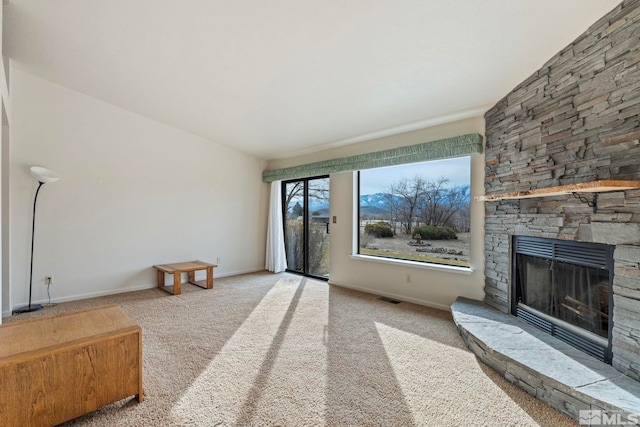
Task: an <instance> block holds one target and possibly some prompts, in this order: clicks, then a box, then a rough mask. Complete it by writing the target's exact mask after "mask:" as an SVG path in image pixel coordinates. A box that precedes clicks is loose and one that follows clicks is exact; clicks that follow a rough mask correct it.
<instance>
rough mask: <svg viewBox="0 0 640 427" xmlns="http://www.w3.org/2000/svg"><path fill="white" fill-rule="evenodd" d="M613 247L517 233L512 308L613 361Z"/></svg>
mask: <svg viewBox="0 0 640 427" xmlns="http://www.w3.org/2000/svg"><path fill="white" fill-rule="evenodd" d="M613 249H614V247H613V246H611V245H605V244H599V243H585V242H574V241H565V240H558V239H547V238H538V237H528V236H514V238H513V256H512V260H513V269H512V271H513V280H512V281H511V283H512V284H513V285H512V286H513V289H512V296H513V298H512V299H511V301H512V304H511V310H512V314H514V315H516V316H518V317H520V318H522V319H523V320H525V321H526V322H528V323H530V324H532V325H534V326H536V327H538V328H539V329H542V330H544V331H545V332H547V333H549V334H551V335H553V336H555V337H557V338H559V339H561V340H563V341H565V342H567V343H568V344H570V345H572V346H574V347H576V348H578V349H580V350H582V351H584V352H585V353H587V354H590V355H591V356H593V357H595V358H596V359H598V360H601V361H604V362H606V363H609V364H610V363H611V338H610V337H611V329H612V322H611V321H610V317H611V316H612V314H613V294H612V284H613Z"/></svg>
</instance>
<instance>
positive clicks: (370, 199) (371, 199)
mask: <svg viewBox="0 0 640 427" xmlns="http://www.w3.org/2000/svg"><path fill="white" fill-rule="evenodd" d="M461 190H462V194H464V195H466V196H467V197H468V199H469V202H471V191H470V190H471V189H470V187H469V186H468V185H465V186H464V187H461ZM392 197H393V198H394V199H395V200H396V201H397V204H398V205H400V204H402V201H401V200H402V198H401V197H400V196H392ZM388 200H389V194H387V193H375V194H362V195H361V196H360V212H362V213H367V214H372V215H378V214H383V213H385V212H387V211H388V210H389V206H388ZM309 207H310V209H311V211H325V210H327V209H329V203H328V202H327V201H326V200H321V199H311V200H310V206H309Z"/></svg>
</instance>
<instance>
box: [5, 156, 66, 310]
mask: <svg viewBox="0 0 640 427" xmlns="http://www.w3.org/2000/svg"><path fill="white" fill-rule="evenodd" d="M31 175H32V176H33V177H34V178H35V179H36V180H38V182H39V184H38V189H37V190H36V196H35V197H34V198H33V221H32V224H31V270H30V271H29V305H28V306H26V307H22V308H18V309H16V310H14V311H13V312H14V313H16V314H20V313H29V312H31V311H36V310H40V309H42V304H31V290H32V288H33V242H34V237H35V232H36V202H37V201H38V193H39V192H40V187H42V185H43V184H46V183H47V182H56V181H57V180H59V179H60V176H59V175H58V174H57V173H55V172H54V171H52V170H50V169H47V168H42V167H40V166H34V167H32V168H31Z"/></svg>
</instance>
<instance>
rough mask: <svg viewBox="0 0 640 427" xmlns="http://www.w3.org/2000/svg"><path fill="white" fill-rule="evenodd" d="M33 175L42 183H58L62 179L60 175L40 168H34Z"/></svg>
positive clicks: (32, 169)
mask: <svg viewBox="0 0 640 427" xmlns="http://www.w3.org/2000/svg"><path fill="white" fill-rule="evenodd" d="M31 175H32V176H33V177H34V178H35V179H37V180H38V181H40V182H42V183H47V182H56V181H57V180H59V179H60V175H58V174H57V173H55V172H54V171H52V170H51V169H47V168H43V167H40V166H33V167H32V168H31Z"/></svg>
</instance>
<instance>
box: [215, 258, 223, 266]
mask: <svg viewBox="0 0 640 427" xmlns="http://www.w3.org/2000/svg"><path fill="white" fill-rule="evenodd" d="M220 261H222V258H220V257H218V258H217V259H216V264H218V265H220Z"/></svg>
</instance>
